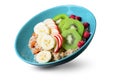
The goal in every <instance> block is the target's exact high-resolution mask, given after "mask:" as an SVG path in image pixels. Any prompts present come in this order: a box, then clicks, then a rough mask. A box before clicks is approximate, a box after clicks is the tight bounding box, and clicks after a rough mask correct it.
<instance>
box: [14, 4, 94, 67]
mask: <svg viewBox="0 0 120 82" xmlns="http://www.w3.org/2000/svg"><path fill="white" fill-rule="evenodd" d="M61 13H65V14H67V15H71V14H75V15H77V16H81V17H82V22H89V23H90V34H91V35H90V37H89V39H88V40H87V42H86V43H85V44H84V45H83V46H82V47H81V48H80V49H79V50H77V51H76V52H74V53H72V54H71V55H69V56H67V57H65V58H62V59H60V60H58V61H54V62H48V63H45V64H40V63H37V62H36V61H35V60H34V55H33V54H32V53H31V51H30V49H29V47H28V42H29V39H30V37H31V35H32V33H33V27H34V26H35V25H36V24H37V23H39V22H41V21H43V20H44V19H47V18H53V17H54V16H56V15H58V14H61ZM95 29H96V20H95V17H94V15H93V14H92V13H91V12H90V11H89V10H88V9H86V8H83V7H80V6H75V5H64V6H57V7H54V8H51V9H48V10H46V11H43V12H41V13H39V14H37V15H36V16H34V17H33V18H32V19H30V20H29V21H28V22H27V23H26V24H25V25H24V26H23V27H22V29H21V30H20V32H19V33H18V35H17V38H16V42H15V50H16V52H17V54H18V56H19V57H20V58H21V59H22V60H23V61H25V62H27V63H29V64H32V65H38V66H55V65H60V64H63V63H66V62H68V61H70V60H72V59H74V58H75V57H77V56H78V55H80V54H81V53H82V52H83V51H84V50H85V49H86V48H87V46H88V45H89V43H90V42H91V40H92V38H93V36H94V33H95Z"/></svg>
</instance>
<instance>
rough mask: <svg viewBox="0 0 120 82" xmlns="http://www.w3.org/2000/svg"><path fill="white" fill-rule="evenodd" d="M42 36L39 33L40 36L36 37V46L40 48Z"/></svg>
mask: <svg viewBox="0 0 120 82" xmlns="http://www.w3.org/2000/svg"><path fill="white" fill-rule="evenodd" d="M43 36H44V34H43V33H41V35H40V36H38V38H37V44H38V46H41V40H42V38H43Z"/></svg>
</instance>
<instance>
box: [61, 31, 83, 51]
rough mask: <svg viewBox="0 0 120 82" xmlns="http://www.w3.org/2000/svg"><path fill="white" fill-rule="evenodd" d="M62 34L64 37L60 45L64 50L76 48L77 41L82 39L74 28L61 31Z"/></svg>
mask: <svg viewBox="0 0 120 82" xmlns="http://www.w3.org/2000/svg"><path fill="white" fill-rule="evenodd" d="M62 36H63V38H64V42H63V45H62V47H63V48H64V49H65V50H68V49H76V48H77V44H78V42H79V41H80V40H82V37H81V36H80V34H79V33H78V32H77V31H76V30H75V29H68V30H65V31H63V32H62Z"/></svg>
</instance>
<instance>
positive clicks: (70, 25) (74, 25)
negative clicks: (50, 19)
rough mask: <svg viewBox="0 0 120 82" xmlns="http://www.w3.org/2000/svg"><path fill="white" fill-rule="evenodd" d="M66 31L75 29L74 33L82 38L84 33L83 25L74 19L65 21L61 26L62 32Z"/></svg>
mask: <svg viewBox="0 0 120 82" xmlns="http://www.w3.org/2000/svg"><path fill="white" fill-rule="evenodd" d="M68 29H75V30H76V31H78V33H79V34H80V35H81V36H82V34H83V32H84V26H83V24H82V23H81V22H80V21H78V20H75V19H71V18H69V19H66V21H65V23H64V25H63V26H62V32H63V31H64V30H68Z"/></svg>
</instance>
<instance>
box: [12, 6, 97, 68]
mask: <svg viewBox="0 0 120 82" xmlns="http://www.w3.org/2000/svg"><path fill="white" fill-rule="evenodd" d="M59 7H77V8H80V9H81V8H82V9H85V10H86V11H88V12H89V13H90V14H91V15H92V17H93V18H94V21H95V27H94V30H93V32H92V33H91V34H92V36H90V37H89V39H88V40H87V42H86V43H85V44H84V45H83V46H82V47H81V48H79V49H78V50H76V51H75V52H73V53H72V54H70V55H68V56H66V57H64V58H61V59H60V60H56V61H53V62H48V63H37V62H31V61H27V60H25V59H24V58H22V57H21V56H20V55H21V54H19V53H18V51H17V40H18V36H19V35H20V33H21V31H22V29H23V28H24V27H25V25H26V24H27V23H29V22H30V21H31V20H33V19H34V18H35V17H36V16H38V15H40V14H42V13H44V12H46V11H48V10H52V9H54V8H59ZM95 31H96V18H95V16H94V15H93V13H92V12H91V11H90V10H88V9H87V8H85V7H82V6H78V5H59V6H55V7H52V8H49V9H46V10H44V11H42V12H39V13H38V14H36V15H34V16H33V17H32V18H30V19H29V20H28V21H27V22H26V23H25V24H24V25H23V26H22V28H21V29H20V30H19V32H18V34H17V36H16V39H15V44H14V48H15V52H16V53H17V56H18V57H19V58H20V59H22V60H23V61H24V62H26V63H29V64H32V65H36V66H46V65H53V64H56V63H59V62H62V61H65V60H66V59H68V58H70V57H72V56H73V55H74V54H77V53H78V52H79V51H81V50H82V49H83V48H85V47H86V46H87V44H89V43H90V42H91V40H92V39H93V37H94V35H95ZM85 49H86V48H85ZM83 51H84V50H83ZM78 55H80V54H78Z"/></svg>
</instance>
